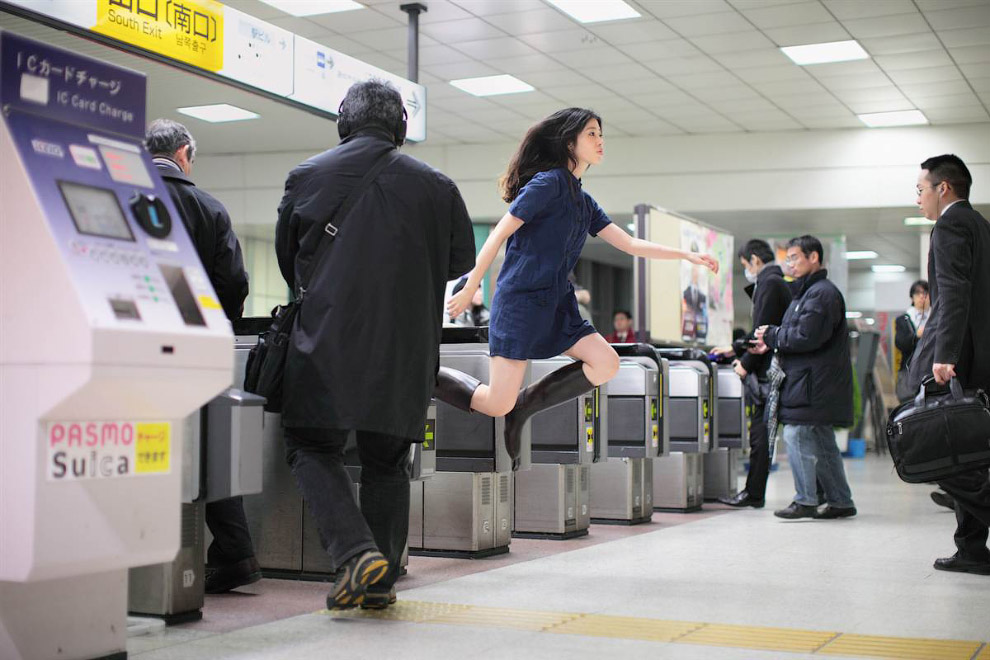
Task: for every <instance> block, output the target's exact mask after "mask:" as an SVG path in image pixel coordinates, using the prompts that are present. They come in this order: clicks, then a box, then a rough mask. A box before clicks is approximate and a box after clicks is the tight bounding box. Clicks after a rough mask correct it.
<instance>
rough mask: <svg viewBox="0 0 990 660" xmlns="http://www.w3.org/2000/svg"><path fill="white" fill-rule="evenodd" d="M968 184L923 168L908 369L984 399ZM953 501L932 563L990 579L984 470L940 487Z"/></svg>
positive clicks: (950, 161)
mask: <svg viewBox="0 0 990 660" xmlns="http://www.w3.org/2000/svg"><path fill="white" fill-rule="evenodd" d="M972 183H973V177H972V176H971V175H970V173H969V169H968V168H967V167H966V165H965V163H963V161H962V160H961V159H960V158H959V157H958V156H954V155H944V156H935V157H934V158H929V159H928V160H926V161H925V162H923V163H922V164H921V174H920V175H919V176H918V190H917V192H918V200H917V203H918V206H919V208H921V210H922V212H923V213H924V214H925V217H926V218H928V219H929V220H934V221H936V222H935V226H934V227H933V228H932V236H931V248H930V250H929V253H928V285H929V287H930V289H931V301H932V311H931V317H930V318H929V319H928V323H927V324H926V326H925V332H924V334H923V335H922V337H921V342H920V343H919V344H918V347H917V348H916V349H915V354H914V360H913V361H912V363H911V373H910V377H911V381H912V384H913V385H914V386H915V387H920V385H921V381H922V379H923V378H925V377H926V376H928V375H929V374H931V375H932V376H934V378H935V381H936V383H938V384H939V385H945V384H946V383H948V382H949V380H950V379H952V378H958V379H959V381H960V384H961V385H962V386H963V387H964V388H967V389H968V388H972V389H976V388H981V389H983V390H986V391H990V307H988V306H987V303H988V301H990V224H988V223H987V220H986V219H985V218H984V217H983V216H982V215H980V214H979V213H978V212H977V211H976V210H975V209H974V208H973V207H972V205H971V204H970V203H969V201H968V200H969V189H970V187H971V186H972ZM939 485H940V486H941V487H942V489H943V490H944V491H946V492H947V493H949V495H951V496H952V497H953V499H955V509H956V533H955V542H956V554H954V555H953V556H951V557H945V558H942V559H936V560H935V568H936V569H938V570H941V571H958V572H964V573H976V574H979V575H990V550H988V549H987V536H988V528H990V479H988V474H987V470H986V469H982V470H974V471H972V472H969V473H966V474H963V475H960V476H958V477H954V478H952V479H948V480H945V481H942V482H940V483H939Z"/></svg>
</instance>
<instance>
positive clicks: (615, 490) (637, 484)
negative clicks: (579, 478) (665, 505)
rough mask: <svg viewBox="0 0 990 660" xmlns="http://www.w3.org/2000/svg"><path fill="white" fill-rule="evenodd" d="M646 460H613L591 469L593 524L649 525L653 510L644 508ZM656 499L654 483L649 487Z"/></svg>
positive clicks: (651, 495) (597, 464) (595, 465)
mask: <svg viewBox="0 0 990 660" xmlns="http://www.w3.org/2000/svg"><path fill="white" fill-rule="evenodd" d="M647 460H653V459H645V458H612V459H609V460H608V461H605V462H604V463H595V464H594V465H592V466H591V497H590V501H591V522H592V523H595V524H619V525H635V524H638V523H644V522H649V521H650V519H651V518H652V517H653V510H652V509H651V510H649V511H648V510H646V509H645V508H644V488H646V487H647V486H646V485H644V483H643V473H644V465H645V463H646V461H647ZM649 489H650V491H651V492H650V499H651V500H652V498H653V494H652V490H653V484H652V482H651V483H650V484H649Z"/></svg>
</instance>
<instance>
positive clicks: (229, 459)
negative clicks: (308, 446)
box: [127, 389, 265, 624]
mask: <svg viewBox="0 0 990 660" xmlns="http://www.w3.org/2000/svg"><path fill="white" fill-rule="evenodd" d="M264 402H265V400H264V398H262V397H260V396H256V395H254V394H249V393H248V392H243V391H241V390H237V389H228V390H226V391H225V392H223V393H222V394H221V395H220V396H218V397H216V398H215V399H214V400H213V401H211V402H210V404H209V405H208V406H206V407H205V408H204V409H202V410H200V411H197V412H196V413H194V414H192V415H190V416H189V417H187V418H186V422H185V426H186V434H185V440H186V450H185V452H184V454H183V465H182V540H181V544H180V546H179V554H178V555H176V558H175V559H174V560H172V561H170V562H166V563H164V564H154V565H152V566H141V567H139V568H132V569H131V570H130V575H129V577H128V599H127V603H128V610H129V611H130V612H131V613H132V614H139V615H148V616H154V617H159V618H162V619H164V620H165V622H166V623H168V624H175V623H185V622H187V621H195V620H198V619H201V618H202V616H203V613H202V607H203V600H204V586H205V578H204V568H205V565H204V552H205V547H206V546H205V535H206V530H205V520H204V516H205V510H206V504H207V503H209V502H216V501H218V500H223V499H227V498H230V497H237V496H239V495H248V494H253V493H260V492H261V490H262V483H261V441H262V430H263V429H262V424H263V421H262V420H263V417H262V415H263V412H264V409H263V406H264ZM203 438H205V440H203Z"/></svg>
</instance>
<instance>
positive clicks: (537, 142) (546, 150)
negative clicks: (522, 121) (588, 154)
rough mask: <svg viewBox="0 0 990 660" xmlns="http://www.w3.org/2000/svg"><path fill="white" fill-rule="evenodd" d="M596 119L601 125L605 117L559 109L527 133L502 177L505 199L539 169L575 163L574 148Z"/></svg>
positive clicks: (510, 200) (592, 113)
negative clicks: (586, 126)
mask: <svg viewBox="0 0 990 660" xmlns="http://www.w3.org/2000/svg"><path fill="white" fill-rule="evenodd" d="M592 119H595V120H597V121H598V126H599V128H601V125H602V118H601V117H599V116H598V115H597V114H595V113H594V112H593V111H591V110H586V109H585V108H565V109H564V110H558V111H557V112H555V113H553V114H552V115H550V116H549V117H547V118H546V119H544V120H543V121H541V122H540V123H538V124H536V125H534V126H533V127H532V128H530V129H529V130H528V131H527V132H526V137H524V138H523V141H522V144H520V145H519V149H517V150H516V153H515V155H514V156H512V160H510V161H509V167H508V169H507V170H506V172H505V174H504V175H503V176H502V178H501V179H499V182H498V185H499V192H500V193H501V194H502V199H503V200H505V201H506V202H512V201H513V200H514V199H515V198H516V196H517V195H519V191H520V190H522V187H523V186H525V185H526V184H527V183H529V180H530V179H532V178H533V177H534V176H536V175H537V174H538V173H539V172H545V171H547V170H552V169H555V168H558V167H566V168H568V169H570V167H571V166H572V165H575V164H576V163H575V160H574V153H573V151H572V148H573V146H574V143H575V142H576V141H577V138H578V136H579V135H580V134H581V131H583V130H584V127H585V125H586V124H587V123H588V122H589V121H590V120H592Z"/></svg>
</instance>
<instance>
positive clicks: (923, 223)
mask: <svg viewBox="0 0 990 660" xmlns="http://www.w3.org/2000/svg"><path fill="white" fill-rule="evenodd" d="M934 224H935V221H934V220H929V219H928V218H904V226H905V227H931V226H932V225H934Z"/></svg>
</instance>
